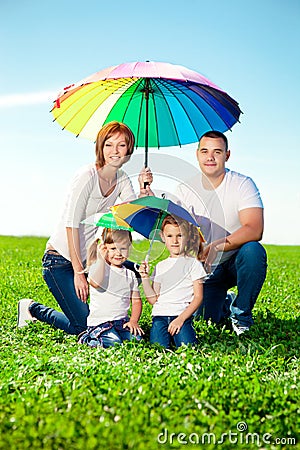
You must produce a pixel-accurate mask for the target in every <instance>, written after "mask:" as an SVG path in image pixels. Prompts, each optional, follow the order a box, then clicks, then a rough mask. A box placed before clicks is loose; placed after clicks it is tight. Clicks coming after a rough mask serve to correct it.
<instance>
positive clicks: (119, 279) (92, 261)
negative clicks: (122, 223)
mask: <svg viewBox="0 0 300 450" xmlns="http://www.w3.org/2000/svg"><path fill="white" fill-rule="evenodd" d="M99 238H100V235H98V233H97V234H96V240H95V241H94V242H93V243H92V244H91V246H90V247H89V249H88V259H87V266H88V282H89V285H90V305H89V306H90V312H89V315H88V317H87V325H88V328H87V330H86V331H84V332H83V333H81V334H80V335H79V340H78V342H79V343H80V344H87V345H89V346H90V347H97V346H101V347H104V348H106V347H110V346H113V345H115V344H121V343H122V342H123V341H125V340H131V339H133V338H137V339H141V336H142V334H143V330H142V329H141V328H140V326H139V324H138V320H139V318H140V315H141V312H142V301H141V298H140V294H139V289H138V281H137V278H136V276H135V274H134V272H133V271H132V270H129V269H127V268H126V267H124V265H123V264H124V262H125V261H126V259H127V258H128V253H129V248H130V246H131V242H132V237H131V233H130V232H129V231H126V230H111V229H108V228H105V229H104V230H103V233H102V239H101V238H100V239H99ZM130 303H131V305H132V308H131V317H130V319H129V317H128V310H129V307H130Z"/></svg>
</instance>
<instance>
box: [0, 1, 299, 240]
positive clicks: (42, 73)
mask: <svg viewBox="0 0 300 450" xmlns="http://www.w3.org/2000/svg"><path fill="white" fill-rule="evenodd" d="M0 38H1V72H0V80H1V83H0V148H1V154H0V155H1V156H0V158H1V165H0V191H1V196H0V208H1V222H0V234H12V235H24V234H25V235H27V234H33V235H43V236H47V235H49V234H50V233H51V231H52V229H53V226H54V224H55V222H56V221H57V219H58V217H59V215H60V211H61V208H62V205H63V199H64V193H65V190H66V187H67V184H68V182H69V180H70V178H71V176H72V175H73V173H74V172H75V171H76V170H77V168H79V167H80V166H81V165H84V164H86V163H89V162H92V161H93V160H94V144H93V143H92V142H89V141H86V140H84V139H76V138H75V137H74V136H73V135H72V134H70V133H69V132H67V131H62V130H61V129H60V127H59V125H57V124H55V123H52V116H51V114H50V113H49V110H50V109H51V105H52V101H53V100H54V99H55V95H56V93H57V92H58V91H59V90H60V89H61V88H63V87H64V86H66V85H69V84H71V83H73V82H76V81H78V80H80V79H82V78H84V77H86V76H87V75H89V74H91V73H93V72H96V71H98V70H101V69H103V68H105V67H108V66H111V65H117V64H120V63H122V62H127V61H145V60H153V61H165V62H170V63H173V64H180V65H184V66H186V67H188V68H190V69H193V70H196V71H198V72H200V73H202V74H203V75H205V76H206V77H207V78H209V79H210V80H211V81H213V82H214V83H215V84H217V85H218V86H220V87H221V88H222V89H224V90H225V91H226V92H228V93H229V94H230V95H231V96H232V97H233V98H235V99H236V100H237V101H238V102H239V104H240V107H241V109H242V111H243V112H244V114H243V115H242V117H241V123H240V124H236V125H235V126H234V127H233V129H232V132H230V131H229V132H227V133H226V134H227V136H228V139H229V142H230V148H231V158H230V161H229V162H228V167H229V168H231V169H233V170H237V171H239V172H241V173H244V174H247V175H249V176H251V177H252V178H253V179H254V181H255V182H256V184H257V185H258V187H259V189H260V191H261V194H262V197H263V201H264V205H265V222H266V223H265V234H264V239H263V242H265V243H273V244H300V233H299V231H298V230H299V222H300V189H299V178H300V164H299V161H300V158H299V153H300V145H299V143H300V126H299V117H300V114H299V104H300V89H299V79H300V67H299V66H300V51H299V48H300V2H299V0H287V1H285V2H283V1H281V0H273V1H271V0H252V1H251V2H241V1H240V0H227V1H226V2H225V1H223V0H217V1H213V0H212V1H211V2H207V1H203V0H189V2H182V1H178V0H159V1H158V0H152V1H151V2H150V1H149V2H147V1H143V0H140V1H136V0H132V1H131V2H124V1H121V0H114V1H112V2H106V1H105V2H104V1H101V0H98V1H95V0H90V1H89V2H76V1H72V2H71V1H69V0H65V1H64V0H52V1H51V2H41V1H38V0H37V1H33V0H22V1H20V0H15V1H14V2H10V1H8V0H2V1H1V4H0ZM194 149H195V146H194V145H191V146H188V148H186V149H184V152H183V150H182V151H180V150H178V149H172V151H174V155H176V157H179V158H182V159H184V160H185V161H188V162H189V163H190V164H196V162H195V156H194ZM164 150H165V149H164ZM156 152H157V150H156ZM150 166H151V159H150ZM160 182H161V181H160V180H159V179H157V185H155V183H154V189H155V188H160V187H161V186H160V185H158V184H159V183H160Z"/></svg>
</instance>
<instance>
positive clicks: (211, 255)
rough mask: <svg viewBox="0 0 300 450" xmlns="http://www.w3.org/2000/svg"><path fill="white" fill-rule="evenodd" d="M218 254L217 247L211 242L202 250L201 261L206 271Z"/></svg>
mask: <svg viewBox="0 0 300 450" xmlns="http://www.w3.org/2000/svg"><path fill="white" fill-rule="evenodd" d="M217 254H218V249H217V248H216V245H215V244H214V243H213V242H212V243H211V244H209V245H208V246H207V247H205V249H204V250H203V252H202V257H201V262H203V265H204V269H205V270H206V272H207V273H210V272H211V266H212V264H213V262H214V260H215V259H216V257H217Z"/></svg>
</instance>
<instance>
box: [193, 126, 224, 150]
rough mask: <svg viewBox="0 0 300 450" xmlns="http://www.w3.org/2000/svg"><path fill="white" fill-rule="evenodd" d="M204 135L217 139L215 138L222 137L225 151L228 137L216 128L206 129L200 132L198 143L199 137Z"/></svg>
mask: <svg viewBox="0 0 300 450" xmlns="http://www.w3.org/2000/svg"><path fill="white" fill-rule="evenodd" d="M204 137H208V138H213V139H217V138H221V139H223V141H224V143H225V151H226V152H227V150H228V139H227V137H226V136H225V134H223V133H221V131H216V130H211V131H206V133H204V134H202V136H201V138H200V139H199V143H200V141H201V139H202V138H204Z"/></svg>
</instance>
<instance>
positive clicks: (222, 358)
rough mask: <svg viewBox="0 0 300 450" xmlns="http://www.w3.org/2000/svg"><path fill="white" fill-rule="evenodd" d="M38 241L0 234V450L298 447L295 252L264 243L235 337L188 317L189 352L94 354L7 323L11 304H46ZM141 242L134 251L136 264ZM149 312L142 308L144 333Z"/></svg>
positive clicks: (65, 339)
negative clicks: (192, 326) (260, 275)
mask: <svg viewBox="0 0 300 450" xmlns="http://www.w3.org/2000/svg"><path fill="white" fill-rule="evenodd" d="M45 242H46V239H44V238H32V237H24V238H18V237H0V293H1V294H0V304H1V358H0V364H1V378H0V386H1V391H0V392H1V394H0V449H5V450H7V449H13V450H15V449H20V450H21V449H22V450H25V449H32V450H34V449H55V450H58V449H70V450H77V449H84V450H90V449H99V450H100V449H109V450H115V449H141V450H145V449H146V450H148V449H150V450H152V449H169V448H195V449H196V448H205V449H213V448H222V449H233V448H239V449H240V448H242V449H243V448H245V449H252V448H253V449H254V448H262V449H279V448H282V449H288V448H293V449H296V448H300V447H299V441H298V444H295V443H294V441H292V439H297V438H298V436H297V434H296V433H297V430H299V394H298V391H297V388H298V387H299V386H298V375H299V361H298V357H299V297H300V296H299V272H300V270H299V259H300V258H299V256H300V248H299V247H283V246H282V247H281V246H266V249H267V252H268V261H269V268H268V275H267V280H266V282H265V284H264V287H263V289H262V292H261V294H260V296H259V299H258V301H257V304H256V306H255V310H254V316H255V326H254V327H253V328H252V329H251V331H250V333H249V335H248V336H247V337H246V336H242V337H241V338H238V337H236V336H235V335H234V334H233V333H232V332H231V331H230V330H229V329H227V328H226V327H223V328H218V327H216V326H214V325H210V324H206V323H204V322H197V324H196V330H197V333H198V337H199V341H200V345H199V346H198V347H197V348H196V349H191V348H181V349H179V350H177V351H166V350H163V349H160V348H158V347H155V346H150V344H149V343H148V342H144V343H142V344H134V343H127V344H125V345H123V346H119V347H115V348H111V349H107V350H103V349H90V348H87V347H83V346H78V345H77V344H76V339H75V338H74V337H72V336H67V335H65V334H64V333H63V332H61V331H59V330H54V329H52V328H51V327H49V326H47V325H44V324H41V323H36V324H30V326H28V327H25V328H22V329H17V328H16V314H17V301H18V300H19V299H20V298H23V297H29V298H33V299H35V300H37V301H40V302H43V303H46V304H47V305H49V306H55V301H54V300H53V299H52V297H51V294H50V293H49V291H48V289H47V286H46V285H45V283H44V281H43V279H42V270H41V262H40V260H41V257H42V254H43V250H44V246H45ZM145 245H146V244H145V243H143V242H139V243H135V244H134V252H135V255H136V257H139V256H140V254H141V252H144V251H145V250H147V249H145V248H144V247H143V246H145ZM154 251H157V255H158V258H161V257H162V253H161V248H158V247H155V248H154ZM150 314H151V310H150V307H149V306H148V305H146V304H145V307H144V312H143V316H142V321H141V322H142V326H143V327H144V328H145V329H146V331H148V330H149V327H150ZM244 423H246V424H247V425H246V426H247V430H246V431H242V429H243V427H245V424H244ZM172 433H173V434H172ZM180 433H183V434H180ZM225 433H227V434H226V435H225ZM247 433H248V435H247ZM222 435H223V436H222ZM276 439H279V441H276ZM198 441H199V443H198V444H197V442H198ZM201 441H202V443H201ZM218 441H219V443H218ZM280 442H281V443H280Z"/></svg>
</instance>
